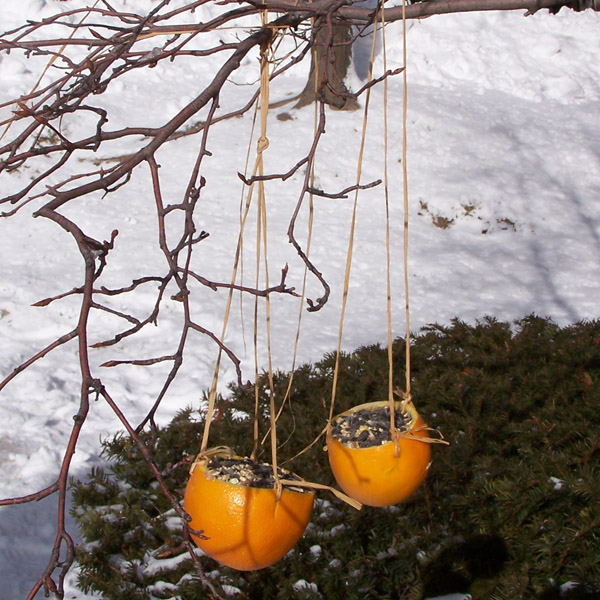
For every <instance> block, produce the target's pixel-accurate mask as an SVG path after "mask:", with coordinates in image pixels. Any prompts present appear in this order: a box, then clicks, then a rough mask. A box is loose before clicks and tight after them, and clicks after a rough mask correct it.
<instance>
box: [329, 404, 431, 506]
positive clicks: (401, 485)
mask: <svg viewBox="0 0 600 600" xmlns="http://www.w3.org/2000/svg"><path fill="white" fill-rule="evenodd" d="M386 406H389V403H388V402H387V401H382V402H370V403H367V404H361V405H359V406H355V407H353V408H351V409H350V410H348V411H346V412H344V413H341V414H340V415H338V416H337V417H336V418H335V419H334V423H335V422H336V421H338V420H343V419H344V417H347V416H349V415H352V413H355V412H356V411H359V410H365V409H366V410H377V409H381V408H385V407H386ZM394 406H395V410H396V411H401V412H402V413H403V415H404V419H405V421H406V428H405V430H400V429H399V430H398V431H399V433H400V437H399V439H398V440H397V441H387V442H384V443H382V444H379V445H376V446H370V447H350V446H349V445H348V444H346V443H342V442H341V441H340V440H338V439H336V438H335V437H334V436H333V435H332V432H331V428H330V429H329V432H328V434H327V450H328V454H329V464H330V466H331V470H332V472H333V475H334V477H335V479H336V481H337V483H338V485H339V486H340V487H341V488H342V490H343V491H344V492H345V493H346V494H348V496H350V497H351V498H354V499H356V500H358V501H359V502H362V503H363V504H366V505H367V506H391V505H392V504H397V503H399V502H402V501H403V500H406V499H407V498H408V497H409V496H411V495H412V494H413V493H414V492H415V491H416V490H417V489H418V488H419V486H420V485H421V484H422V483H423V481H424V480H425V477H426V476H427V471H428V469H429V465H430V463H431V444H430V443H429V436H428V433H427V427H426V425H425V423H424V422H423V419H421V417H420V416H419V414H418V412H417V410H416V409H415V407H414V405H413V404H412V403H406V404H404V403H402V402H395V403H394Z"/></svg>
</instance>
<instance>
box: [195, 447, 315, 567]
mask: <svg viewBox="0 0 600 600" xmlns="http://www.w3.org/2000/svg"><path fill="white" fill-rule="evenodd" d="M215 461H217V462H215ZM219 461H221V465H222V464H223V461H233V462H230V463H228V464H234V462H235V461H238V463H240V462H241V463H245V464H246V466H248V465H250V467H251V468H252V467H256V465H258V466H259V467H261V468H262V469H263V470H265V468H266V469H269V468H270V469H271V473H270V475H271V484H270V487H255V486H254V484H251V485H248V484H246V483H242V481H243V478H240V477H231V476H229V477H228V478H227V479H228V480H227V479H224V478H223V476H222V474H220V473H219V472H218V471H219V469H218V468H217V469H215V464H218V462H219ZM221 470H222V469H221ZM278 474H279V477H280V479H283V480H292V481H294V480H295V481H302V480H301V479H299V478H298V477H296V476H295V475H292V474H291V473H288V472H287V471H284V470H283V469H279V470H278ZM260 485H261V486H262V485H264V484H260ZM313 501H314V492H312V491H309V490H304V489H303V488H301V487H294V486H293V485H292V486H288V485H283V486H282V489H281V495H280V497H279V498H277V490H276V489H275V487H274V484H273V480H272V467H270V465H265V464H264V463H256V462H255V461H251V460H250V459H247V458H239V457H230V456H229V457H226V458H224V457H217V458H216V459H215V458H210V459H200V460H196V462H195V463H194V465H193V466H192V469H191V473H190V478H189V480H188V483H187V487H186V490H185V496H184V509H185V511H186V513H187V514H188V515H189V516H190V517H191V522H190V523H189V526H190V528H191V529H192V531H193V532H194V533H192V539H193V540H194V542H195V543H196V544H197V546H198V547H199V548H200V549H201V550H202V551H204V552H205V553H206V554H207V555H208V556H210V557H212V558H214V559H215V560H217V561H218V562H220V563H221V564H223V565H225V566H228V567H232V568H234V569H238V570H239V571H253V570H256V569H263V568H265V567H268V566H269V565H272V564H273V563H275V562H277V561H278V560H279V559H280V558H283V556H285V554H287V552H288V551H289V550H291V549H292V548H293V547H294V545H295V544H296V542H298V540H299V539H300V538H301V537H302V534H303V533H304V530H305V529H306V526H307V525H308V522H309V520H310V517H311V514H312V508H313Z"/></svg>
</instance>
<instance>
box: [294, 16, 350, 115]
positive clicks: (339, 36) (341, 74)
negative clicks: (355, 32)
mask: <svg viewBox="0 0 600 600" xmlns="http://www.w3.org/2000/svg"><path fill="white" fill-rule="evenodd" d="M314 36H315V41H314V45H313V50H312V56H311V62H310V74H309V77H308V82H307V83H306V86H305V88H304V90H303V91H302V92H301V93H300V96H299V97H298V102H297V103H296V105H295V108H300V107H302V106H306V105H308V104H312V103H313V102H315V101H323V102H325V103H326V104H328V105H329V106H332V107H334V108H337V109H341V110H356V109H357V108H358V101H357V100H356V98H355V97H354V96H353V95H352V93H351V92H350V91H349V90H348V88H347V87H346V85H345V83H344V79H345V78H346V75H347V74H348V66H349V65H350V57H351V51H352V29H351V28H350V27H349V26H347V25H334V26H333V28H332V30H330V29H329V27H327V25H326V24H323V25H322V26H321V27H319V29H317V31H316V32H315V34H314Z"/></svg>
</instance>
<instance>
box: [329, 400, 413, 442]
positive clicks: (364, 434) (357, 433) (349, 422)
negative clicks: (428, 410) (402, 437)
mask: <svg viewBox="0 0 600 600" xmlns="http://www.w3.org/2000/svg"><path fill="white" fill-rule="evenodd" d="M394 423H395V425H396V429H398V430H399V431H406V430H407V429H408V428H409V427H410V425H411V423H412V419H411V417H410V415H409V414H408V413H403V412H401V411H399V410H396V411H395V412H394ZM331 435H332V437H333V438H334V439H336V440H338V441H339V442H341V443H342V444H344V445H345V446H348V447H349V448H372V447H373V446H381V445H382V444H385V443H387V442H391V441H392V436H391V433H390V408H389V406H382V407H381V408H375V409H372V408H362V409H360V410H356V411H354V412H351V413H349V414H345V415H339V416H337V417H336V418H335V419H334V420H333V421H332V424H331Z"/></svg>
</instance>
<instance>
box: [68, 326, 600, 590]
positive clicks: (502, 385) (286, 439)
mask: <svg viewBox="0 0 600 600" xmlns="http://www.w3.org/2000/svg"><path fill="white" fill-rule="evenodd" d="M393 354H394V361H395V363H396V370H395V377H396V378H397V381H396V382H395V384H396V385H397V386H398V387H399V388H402V387H403V381H404V373H403V365H404V341H403V340H402V339H398V340H396V341H395V343H394V347H393ZM411 359H412V365H411V373H412V376H413V381H412V391H413V398H414V401H415V404H416V406H417V408H418V410H419V412H420V413H421V415H422V416H423V418H424V419H425V421H426V422H427V423H428V425H429V426H431V427H434V428H436V429H437V430H439V432H440V433H441V434H442V435H443V436H444V438H445V439H446V440H447V441H448V442H449V445H448V446H441V445H440V446H434V448H433V464H432V467H431V470H430V472H429V475H428V478H427V480H426V482H425V484H424V485H423V486H422V487H421V488H420V489H419V490H418V491H417V492H416V493H415V494H414V495H413V496H412V497H411V498H410V499H409V500H408V501H406V502H405V503H403V504H400V505H398V506H392V507H389V508H383V509H381V508H369V507H365V508H363V509H362V510H361V511H356V510H354V509H353V508H351V507H349V506H348V505H346V504H344V503H343V502H341V501H339V500H337V499H336V498H335V497H333V496H332V495H328V494H327V493H319V495H318V498H317V501H316V504H315V511H314V514H313V518H312V521H311V523H310V524H309V526H308V528H307V530H306V533H305V535H304V537H303V538H302V540H301V541H300V542H299V543H298V545H297V546H296V547H295V548H294V549H293V550H291V551H290V553H289V554H288V555H287V556H286V557H285V558H284V559H283V560H281V561H280V562H278V563H276V564H275V565H273V566H272V567H269V568H267V569H264V570H261V571H256V572H246V573H241V572H236V571H233V570H231V569H228V568H225V567H221V566H220V565H219V564H218V563H216V562H215V561H213V560H212V559H210V558H208V557H206V556H200V559H199V560H200V563H201V564H202V566H203V569H204V573H205V575H204V577H205V579H206V580H208V581H210V582H211V583H212V585H213V586H214V590H213V591H211V590H210V589H208V588H207V586H206V585H205V584H203V583H202V576H201V575H199V574H198V572H197V571H196V570H195V569H194V568H193V565H192V561H191V557H190V555H189V554H188V552H187V551H186V550H185V549H184V547H183V545H182V542H183V538H182V524H181V520H180V518H179V517H177V515H176V512H175V510H174V508H173V507H172V506H171V505H170V504H169V502H168V501H167V500H166V498H165V497H164V495H163V494H162V492H161V491H160V489H159V487H158V485H157V483H156V481H155V480H154V479H153V477H152V473H151V471H150V469H149V467H148V465H147V463H146V462H145V461H144V460H143V459H142V457H141V455H140V454H139V452H138V450H137V448H136V446H135V445H134V444H133V443H132V441H131V440H130V439H129V437H128V436H126V435H124V434H118V435H116V436H115V437H114V438H112V439H110V440H107V441H105V443H104V455H105V459H106V466H104V467H103V468H95V469H93V470H92V471H91V472H90V473H89V475H88V476H87V478H86V479H85V480H84V481H74V482H73V514H74V516H75V518H76V519H77V521H78V523H79V525H80V528H81V533H82V536H83V538H84V540H85V542H84V543H83V544H81V545H80V546H79V548H78V552H77V560H78V562H79V565H80V569H81V573H80V581H79V585H80V587H81V588H82V589H83V590H85V591H86V592H94V593H98V594H100V595H101V596H102V597H103V598H106V599H107V600H142V599H154V598H161V599H162V598H180V599H182V600H199V599H201V598H211V597H213V595H214V592H215V591H216V593H217V594H218V595H220V596H221V597H223V598H233V599H236V598H240V599H241V598H249V599H261V600H262V599H267V600H268V599H274V600H275V599H281V600H283V599H286V600H287V599H290V598H294V599H299V600H303V599H306V600H309V599H316V598H325V599H338V598H339V599H340V600H342V599H343V600H370V599H373V600H374V599H406V600H421V599H423V598H427V597H433V596H437V595H441V594H448V593H452V592H468V593H470V594H471V595H472V597H473V598H474V599H486V600H488V599H497V600H516V599H519V598H523V599H534V598H540V599H542V600H553V599H559V598H563V599H567V598H568V599H575V598H579V599H583V598H586V599H592V598H599V597H600V563H599V560H600V510H599V509H598V507H599V502H598V499H599V498H600V461H599V459H600V433H599V432H600V414H599V408H600V322H599V321H593V322H583V323H578V324H576V325H573V326H569V327H564V328H561V327H558V326H557V325H556V324H554V323H553V322H552V321H550V320H547V319H542V318H539V317H536V316H529V317H527V318H525V319H523V320H520V321H518V322H516V323H512V324H511V323H504V322H498V321H496V320H494V319H491V318H485V319H483V320H481V321H479V322H477V323H476V324H475V325H468V324H466V323H463V322H461V321H458V320H456V321H453V322H452V324H451V325H450V326H439V325H433V326H430V327H427V328H425V329H424V330H422V331H421V332H420V333H419V335H417V336H415V337H414V339H413V340H412V346H411ZM334 363H335V356H334V355H333V354H330V355H327V356H325V357H323V359H322V360H321V361H319V362H317V363H315V364H307V365H304V366H302V367H300V368H299V369H297V371H296V372H295V374H294V376H293V385H292V394H291V399H290V403H289V406H288V407H287V408H286V409H285V410H284V411H283V413H282V416H281V418H280V420H279V422H278V438H279V440H280V442H281V448H280V450H279V460H280V461H284V460H285V459H286V458H291V457H294V456H295V455H296V454H297V453H298V452H299V451H301V450H302V449H303V448H304V447H305V446H306V445H307V444H309V443H310V442H311V441H312V440H314V439H315V438H316V437H317V436H318V435H319V433H320V432H321V431H322V430H323V428H324V426H325V424H326V421H327V417H328V410H329V409H328V406H329V400H330V390H331V381H332V373H333V367H334ZM386 378H387V350H386V349H385V348H382V347H380V346H378V345H373V346H367V347H363V348H359V349H357V350H356V351H355V352H352V353H349V354H344V355H343V357H342V361H341V368H340V373H339V381H338V394H337V400H336V412H341V411H342V410H345V409H346V408H349V407H350V406H353V405H356V404H360V403H363V402H366V401H370V400H378V399H385V398H386V396H387V381H386ZM288 381H289V374H288V373H283V372H278V373H276V376H275V387H276V397H278V398H281V397H282V396H283V393H284V391H285V389H286V388H287V385H288ZM259 386H260V388H261V390H262V393H261V402H262V403H263V407H262V408H263V409H264V410H262V411H261V413H262V414H264V415H266V414H267V394H266V393H265V390H266V389H267V377H266V376H264V375H263V376H261V378H260V380H259ZM253 405H254V392H253V390H252V389H249V388H243V389H241V388H232V389H231V390H230V394H228V397H227V398H220V399H219V407H220V410H219V412H218V415H217V418H216V420H215V422H214V425H213V426H211V438H212V442H213V443H214V444H215V445H217V444H218V445H221V444H223V445H228V446H230V447H232V448H233V449H234V450H235V451H236V452H237V453H238V454H242V455H247V454H249V453H250V451H251V445H252V424H251V422H250V420H249V419H248V418H244V415H249V414H251V413H252V412H253ZM202 427H203V423H202V416H201V415H200V414H199V413H198V412H196V411H193V410H191V409H189V410H186V411H184V412H182V413H181V414H178V415H177V416H176V417H175V418H174V419H173V420H172V422H171V423H170V424H169V425H168V426H166V427H164V428H162V429H151V430H148V431H144V432H143V433H142V434H141V437H142V439H143V441H144V443H145V444H146V446H147V447H148V449H149V450H150V451H151V453H152V455H153V457H154V460H155V461H156V463H157V465H158V466H159V468H160V469H161V471H162V472H163V473H164V474H165V479H166V482H167V485H168V486H169V489H170V490H172V492H173V493H174V494H175V495H176V496H177V497H179V498H182V495H183V489H184V487H185V482H186V478H187V472H188V465H185V464H182V459H184V458H185V457H189V456H191V455H194V454H195V453H196V452H197V451H198V450H199V447H200V440H201V434H202ZM262 432H263V433H264V432H266V421H264V422H263V423H262ZM324 445H325V444H324V440H323V438H321V439H320V440H319V442H318V443H316V444H315V445H313V446H312V448H311V449H310V450H308V451H307V452H305V453H304V454H301V455H300V456H298V457H297V458H295V459H294V460H293V461H292V462H291V463H290V464H287V465H284V466H286V467H287V468H290V469H291V470H293V471H294V472H296V473H298V474H299V475H301V476H303V477H304V478H306V479H309V480H312V481H317V482H321V483H326V484H329V485H334V481H333V480H332V477H331V474H330V472H329V467H328V461H327V456H326V452H325V451H324ZM268 457H269V450H268V448H265V449H264V450H263V458H264V459H265V460H268ZM208 509H209V507H208ZM569 582H570V583H569Z"/></svg>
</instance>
